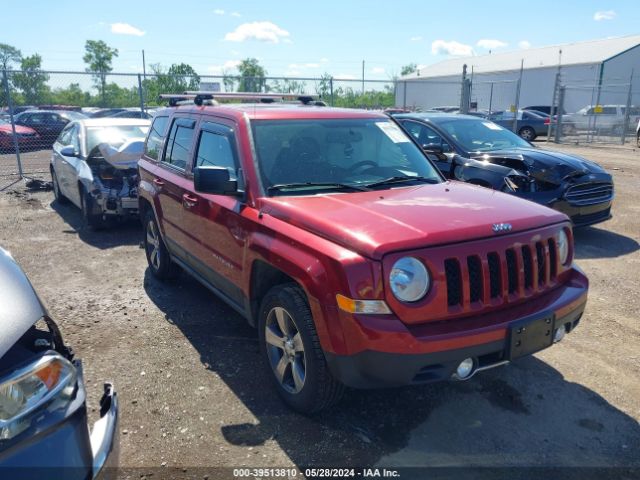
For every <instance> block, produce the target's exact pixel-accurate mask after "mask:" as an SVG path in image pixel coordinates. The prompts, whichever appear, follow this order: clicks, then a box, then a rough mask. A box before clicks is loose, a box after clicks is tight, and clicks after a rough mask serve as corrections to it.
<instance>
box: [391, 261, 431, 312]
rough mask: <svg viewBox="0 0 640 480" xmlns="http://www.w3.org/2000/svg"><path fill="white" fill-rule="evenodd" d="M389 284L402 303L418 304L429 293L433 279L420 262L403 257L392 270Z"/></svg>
mask: <svg viewBox="0 0 640 480" xmlns="http://www.w3.org/2000/svg"><path fill="white" fill-rule="evenodd" d="M389 284H390V286H391V291H392V292H393V295H394V296H395V297H396V298H397V299H398V300H400V301H401V302H417V301H418V300H420V299H421V298H423V297H424V296H425V295H426V294H427V292H428V291H429V286H430V285H431V279H430V277H429V272H428V271H427V267H425V266H424V264H423V263H422V262H421V261H420V260H418V259H417V258H414V257H402V258H401V259H400V260H398V261H396V262H395V263H394V264H393V267H392V268H391V273H390V274H389Z"/></svg>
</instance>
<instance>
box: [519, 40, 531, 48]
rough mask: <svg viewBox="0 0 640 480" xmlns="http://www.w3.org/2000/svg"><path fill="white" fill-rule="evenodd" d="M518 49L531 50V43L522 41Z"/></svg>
mask: <svg viewBox="0 0 640 480" xmlns="http://www.w3.org/2000/svg"><path fill="white" fill-rule="evenodd" d="M518 47H520V48H521V49H523V50H526V49H527V48H531V42H529V41H528V40H520V41H519V42H518Z"/></svg>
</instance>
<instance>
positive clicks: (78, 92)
mask: <svg viewBox="0 0 640 480" xmlns="http://www.w3.org/2000/svg"><path fill="white" fill-rule="evenodd" d="M51 102H52V103H54V104H59V105H78V106H81V107H88V106H90V105H92V100H91V94H90V93H89V92H84V91H83V90H82V89H81V88H80V84H79V83H71V84H70V85H69V86H68V87H66V88H56V89H54V90H53V91H52V92H51Z"/></svg>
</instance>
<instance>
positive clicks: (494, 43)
mask: <svg viewBox="0 0 640 480" xmlns="http://www.w3.org/2000/svg"><path fill="white" fill-rule="evenodd" d="M476 45H477V46H479V47H480V48H484V49H487V50H493V49H495V48H501V47H506V46H507V45H508V44H507V43H505V42H503V41H501V40H495V39H490V38H483V39H482V40H478V43H476Z"/></svg>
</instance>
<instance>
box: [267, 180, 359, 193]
mask: <svg viewBox="0 0 640 480" xmlns="http://www.w3.org/2000/svg"><path fill="white" fill-rule="evenodd" d="M314 187H320V188H339V189H344V190H357V191H359V192H366V191H368V190H369V188H368V185H367V186H362V187H360V186H358V185H352V184H350V183H336V182H298V183H276V184H275V185H271V186H269V187H268V188H267V190H268V191H273V190H304V189H307V188H314Z"/></svg>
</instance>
